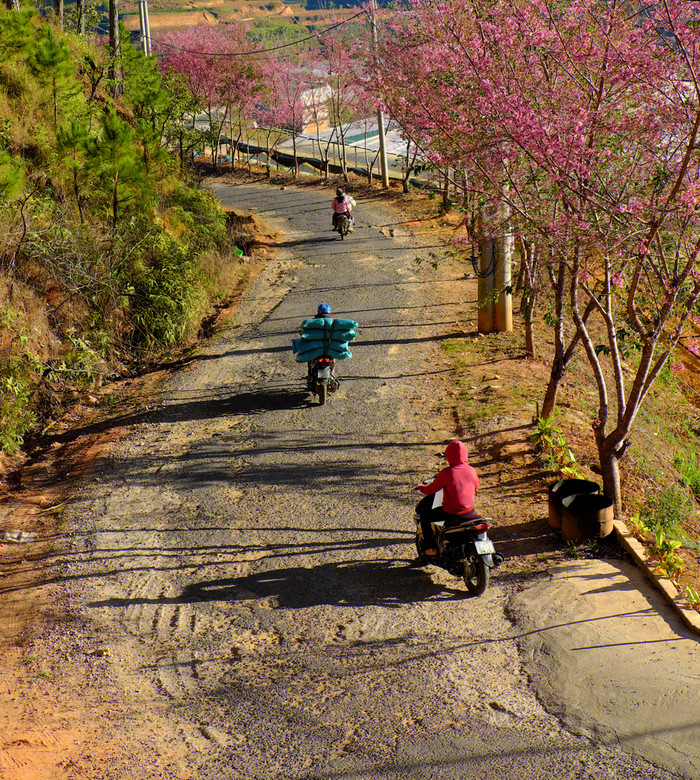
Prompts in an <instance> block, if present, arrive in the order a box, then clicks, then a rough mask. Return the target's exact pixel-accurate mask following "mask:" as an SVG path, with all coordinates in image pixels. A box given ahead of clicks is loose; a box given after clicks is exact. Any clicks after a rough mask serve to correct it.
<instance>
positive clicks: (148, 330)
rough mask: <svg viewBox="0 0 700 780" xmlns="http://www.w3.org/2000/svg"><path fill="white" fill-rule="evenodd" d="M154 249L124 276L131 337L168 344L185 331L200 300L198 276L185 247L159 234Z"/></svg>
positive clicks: (154, 344) (153, 344)
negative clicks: (153, 252)
mask: <svg viewBox="0 0 700 780" xmlns="http://www.w3.org/2000/svg"><path fill="white" fill-rule="evenodd" d="M159 243H160V246H159V247H158V252H157V254H155V255H154V256H153V257H152V258H150V260H149V261H147V262H145V263H143V264H142V265H140V266H139V267H136V268H134V269H132V271H131V273H130V274H129V277H128V278H127V279H125V280H124V281H125V282H126V286H127V287H128V290H129V292H130V298H131V305H130V312H131V318H132V322H133V324H134V341H135V343H137V344H140V345H143V346H146V347H148V348H151V349H152V348H164V347H172V346H174V345H175V344H177V343H178V342H179V341H180V340H181V339H182V338H183V337H184V336H185V335H186V333H187V330H188V327H189V326H190V325H191V322H192V319H193V317H194V315H195V314H196V312H197V310H198V307H199V306H200V304H201V298H202V295H203V292H202V290H203V287H202V276H201V272H200V271H199V269H198V267H197V264H196V263H195V262H194V260H193V259H192V256H191V254H190V252H189V251H188V249H187V248H186V247H185V246H183V245H182V244H180V243H179V242H177V241H176V240H175V239H174V238H172V237H170V236H168V235H167V234H163V235H162V236H161V238H160V242H159Z"/></svg>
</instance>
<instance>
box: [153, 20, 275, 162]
mask: <svg viewBox="0 0 700 780" xmlns="http://www.w3.org/2000/svg"><path fill="white" fill-rule="evenodd" d="M154 49H155V50H156V51H157V52H158V53H159V55H160V58H159V63H160V65H161V67H162V68H163V69H165V70H170V69H172V70H174V71H176V72H179V73H182V74H183V75H184V76H186V78H187V82H188V85H189V88H190V90H191V92H192V95H193V96H194V98H195V99H196V101H197V102H198V103H199V105H200V106H202V107H203V109H204V110H205V111H206V114H207V117H208V120H209V134H210V142H211V146H212V151H213V164H214V168H215V169H216V167H217V164H218V150H219V146H220V139H221V134H222V130H223V128H224V127H225V125H226V123H227V121H228V118H229V116H230V115H231V113H232V112H233V113H236V114H237V116H240V115H241V113H245V111H246V110H247V109H248V107H249V106H250V104H251V100H252V99H253V97H254V96H255V94H256V93H257V92H259V91H260V89H261V88H262V83H263V75H262V69H261V64H260V57H259V56H256V54H255V48H254V45H253V43H252V41H251V39H250V37H249V36H248V28H247V27H246V26H245V25H240V24H227V25H216V26H211V25H207V24H203V25H200V26H199V27H192V28H189V29H186V30H182V31H178V32H173V33H164V34H162V35H160V36H159V37H158V39H157V40H156V41H155V42H154Z"/></svg>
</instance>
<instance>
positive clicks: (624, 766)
mask: <svg viewBox="0 0 700 780" xmlns="http://www.w3.org/2000/svg"><path fill="white" fill-rule="evenodd" d="M213 189H214V192H215V194H216V195H217V196H218V197H220V198H221V200H222V201H223V202H224V203H225V204H226V205H227V206H232V207H235V208H236V209H237V210H239V211H241V212H246V211H254V212H256V213H257V214H259V215H261V216H262V217H263V218H264V219H266V220H268V221H269V222H270V224H272V225H273V226H274V227H275V228H276V229H277V230H279V231H281V232H280V241H281V251H280V253H279V255H278V257H277V259H276V260H275V261H273V262H272V263H271V265H270V267H269V269H268V271H267V272H266V273H265V274H264V275H263V277H261V278H260V279H259V280H258V281H257V282H256V284H255V286H254V288H253V289H252V290H251V292H250V294H249V295H248V297H247V298H246V300H245V301H244V304H243V306H242V308H241V310H240V313H239V314H238V316H237V319H236V321H235V322H234V323H233V324H232V326H231V327H230V329H228V330H227V331H226V332H225V333H223V334H221V335H219V336H218V337H216V338H215V339H214V340H213V341H212V342H211V343H209V344H208V345H207V347H206V348H204V349H203V350H202V351H201V353H200V354H198V356H197V357H196V359H194V360H193V362H192V364H191V365H190V366H189V368H188V369H187V370H185V371H184V372H182V373H181V374H179V375H178V376H177V377H176V378H175V379H174V380H173V381H172V382H171V383H170V384H169V386H168V387H167V388H165V389H164V392H163V395H162V397H161V398H160V399H159V400H158V402H157V404H156V406H155V407H154V408H153V409H152V413H151V416H150V418H149V420H148V422H146V423H142V424H138V425H135V426H134V427H133V428H132V429H131V430H130V432H129V435H128V437H125V438H124V439H122V441H121V442H120V443H119V444H118V445H116V446H115V447H114V448H113V450H112V452H111V455H110V457H109V458H108V460H107V461H106V462H105V463H104V464H103V466H102V467H101V468H100V470H99V472H98V473H96V474H95V475H94V476H93V477H92V478H91V480H90V481H89V482H88V483H87V485H86V486H85V488H84V491H83V495H82V498H81V499H80V500H79V501H78V502H77V503H75V504H74V506H73V507H72V510H71V518H70V523H71V525H72V527H74V528H75V536H74V544H73V548H72V549H71V550H70V551H69V554H68V555H67V558H66V563H65V566H64V568H63V571H62V575H63V577H64V585H65V592H66V601H65V605H64V606H67V607H68V609H69V612H70V615H71V620H70V621H69V622H68V623H60V624H57V625H56V626H55V627H54V628H53V629H52V632H53V633H50V634H49V635H48V636H47V637H46V638H45V641H46V643H47V644H52V646H53V647H54V648H58V650H61V648H63V650H64V651H65V658H66V660H65V663H64V668H65V674H66V677H65V679H66V680H69V679H70V678H73V679H80V680H81V681H82V682H81V686H82V688H83V689H84V701H85V702H86V704H87V705H88V706H89V707H90V708H91V711H93V712H94V716H95V728H96V733H99V735H100V737H99V738H100V743H101V746H100V750H99V751H98V750H97V748H95V751H94V755H97V756H99V757H100V759H101V761H102V764H101V773H100V777H101V778H102V780H116V779H117V778H119V780H125V779H126V778H130V779H131V780H141V778H161V777H162V778H196V779H197V780H271V779H272V778H309V779H311V778H314V779H318V780H321V778H323V779H324V780H325V779H327V780H330V779H331V778H343V779H344V780H345V779H347V780H350V779H353V780H354V779H355V778H357V779H359V778H362V780H379V778H382V780H387V778H411V780H414V779H415V780H417V779H418V778H445V779H448V778H455V780H456V779H457V778H459V779H460V780H483V779H484V778H490V780H506V779H508V780H519V779H522V780H525V779H526V778H527V779H531V778H562V780H563V779H571V780H573V779H574V778H576V779H581V780H584V779H585V780H593V779H594V778H595V779H596V780H600V779H606V780H607V779H609V780H617V779H621V778H629V779H631V778H634V779H635V780H651V779H652V778H654V780H667V779H668V778H671V777H675V776H678V773H681V774H683V772H681V770H679V768H678V766H677V765H676V766H673V767H671V768H672V769H673V770H674V771H676V773H677V774H671V773H669V772H666V771H665V770H664V769H662V768H660V767H658V766H654V764H653V763H648V762H647V761H646V760H644V759H642V758H640V757H638V756H634V755H631V754H629V753H627V752H625V751H624V750H623V749H622V748H621V747H620V746H619V745H618V744H616V741H615V736H614V729H612V728H611V729H609V730H606V733H603V732H602V731H601V732H597V731H595V730H594V729H592V728H590V724H586V726H585V727H584V726H583V725H581V720H580V719H579V725H580V726H581V727H580V728H578V729H577V730H578V732H579V733H573V732H572V731H571V730H569V729H567V728H565V727H564V725H563V724H562V721H561V720H560V717H559V716H563V715H562V712H561V708H559V712H558V713H557V714H556V715H553V714H550V713H548V712H547V711H546V710H545V709H544V708H543V706H542V705H541V704H540V702H539V700H538V698H537V697H536V695H535V693H534V691H533V689H532V688H531V687H530V684H529V682H528V678H527V673H526V671H525V670H524V669H523V667H522V665H521V660H520V655H519V648H518V641H517V640H516V638H515V637H517V636H518V635H521V634H523V632H524V631H526V630H529V629H531V628H532V629H533V630H534V629H535V626H534V623H533V620H534V619H535V618H533V616H532V613H533V611H534V612H535V613H537V610H538V605H537V603H535V604H534V605H533V604H532V603H531V602H527V601H526V600H524V599H521V600H520V601H519V602H518V604H515V606H513V608H512V609H511V611H510V612H507V610H506V605H507V603H508V602H509V600H511V598H512V597H513V595H514V590H515V587H516V586H515V585H513V584H512V582H510V584H509V582H506V581H505V579H504V580H503V581H499V578H498V574H495V575H494V579H493V582H492V586H491V587H490V588H489V590H488V591H487V592H486V593H485V594H484V595H483V596H482V597H480V598H469V597H468V595H467V593H466V589H465V587H464V585H463V583H462V582H460V581H458V580H456V579H455V578H453V577H451V576H449V575H447V574H445V573H443V572H440V571H438V570H436V569H433V568H427V569H420V568H414V567H412V566H411V561H412V559H413V552H414V548H413V538H412V509H413V504H414V494H413V493H412V491H411V487H412V486H413V485H414V484H416V482H418V481H420V479H422V478H423V477H424V476H427V475H428V474H430V473H432V472H434V470H435V469H436V468H437V467H438V466H439V463H438V460H437V457H436V456H437V455H438V454H439V453H441V452H442V451H443V450H444V446H445V442H446V439H447V438H448V437H449V436H451V435H452V433H453V431H452V430H450V425H451V423H450V420H449V419H448V418H447V417H446V415H445V414H444V413H443V412H442V410H441V402H440V399H441V394H442V392H443V390H444V388H445V387H446V383H447V382H448V381H449V373H448V372H447V371H446V366H445V363H444V360H443V358H442V357H441V356H440V348H439V345H438V344H439V340H440V339H441V338H445V337H447V336H449V335H455V334H457V335H461V334H462V333H463V329H464V328H465V327H468V329H471V326H466V325H465V324H464V322H465V321H464V320H461V319H460V318H459V317H456V316H455V312H456V311H457V309H456V308H455V307H456V306H461V305H462V304H464V314H465V317H466V321H467V322H468V321H470V320H472V319H473V314H474V312H473V308H472V309H471V311H470V307H473V302H474V301H473V299H472V300H471V301H460V300H459V299H458V298H457V297H456V295H457V294H456V292H455V299H453V300H451V299H450V296H451V294H452V289H453V287H455V285H456V284H457V281H458V280H457V279H453V278H450V277H449V275H445V274H444V273H443V274H442V275H441V273H439V272H438V271H435V270H434V269H432V268H431V266H430V264H429V263H420V264H419V263H417V262H416V257H417V256H422V257H424V258H425V257H427V254H428V252H430V251H437V249H436V248H435V247H430V246H427V244H426V241H424V240H421V239H420V238H416V237H411V236H410V235H409V234H408V231H406V230H405V229H404V230H402V229H401V226H400V224H398V223H397V218H396V216H395V215H394V216H392V214H391V213H390V212H388V211H385V210H384V209H383V208H382V207H381V206H380V205H379V204H377V203H372V202H367V201H365V202H360V203H359V204H358V207H357V209H356V215H357V229H356V231H355V233H354V234H353V235H352V236H351V237H350V238H349V239H348V240H347V241H345V242H341V241H340V240H339V239H338V238H337V237H336V234H334V233H332V232H331V231H330V224H329V223H330V211H329V203H330V199H331V196H332V193H331V192H330V191H329V192H328V193H319V192H318V191H317V190H316V191H314V190H303V189H296V188H293V187H292V188H287V189H285V190H279V189H273V188H268V187H263V186H252V185H251V186H244V185H240V186H234V185H228V184H224V183H219V184H217V185H215V186H214V187H213ZM428 243H429V242H428ZM437 290H440V293H441V294H440V296H437V295H436V291H437ZM455 290H456V287H455ZM322 301H323V302H328V303H330V304H331V306H332V307H333V312H334V314H335V315H337V316H342V317H350V318H353V319H356V320H358V322H359V323H360V336H359V338H358V340H357V342H356V344H355V345H354V346H353V347H352V350H353V358H352V360H350V361H347V362H345V363H344V364H342V365H340V367H339V375H340V377H341V378H342V380H343V381H342V385H341V388H340V390H339V391H338V392H337V393H336V394H335V395H333V396H331V398H330V400H329V402H328V403H327V405H326V406H324V407H320V406H318V405H317V404H315V403H314V402H312V401H311V400H310V398H309V396H308V394H307V392H306V391H305V388H304V382H303V376H304V373H305V366H300V365H298V364H295V362H294V359H293V357H292V354H291V351H290V342H291V339H292V338H293V337H294V336H295V335H296V332H297V329H298V327H299V324H300V322H301V320H302V319H304V318H305V317H307V316H312V315H313V314H314V313H315V311H316V307H317V305H318V304H319V303H321V302H322ZM445 301H448V302H449V303H451V304H453V305H452V306H445V305H444V304H445ZM466 304H469V305H466ZM540 597H542V594H540ZM509 614H510V615H511V616H510V617H509V616H508V615H509ZM516 614H517V615H519V616H520V617H519V619H521V620H522V621H523V624H522V626H518V625H514V623H513V615H516ZM520 641H521V643H522V642H523V639H522V637H521V640H520ZM77 645H80V646H81V647H83V648H84V651H83V654H82V656H81V660H79V661H78V660H71V659H74V653H73V650H74V648H75V646H77ZM86 648H87V651H86V650H85V649H86ZM523 649H524V651H525V652H526V655H527V653H528V652H529V653H530V657H531V658H532V657H534V656H533V654H534V653H535V650H533V647H532V646H531V645H528V646H524V647H523ZM539 669H540V673H541V672H542V670H543V669H545V670H546V667H543V666H540V667H539ZM696 670H697V666H696ZM571 673H572V674H573V673H575V669H574V670H571ZM66 684H68V683H66ZM545 701H548V702H549V703H551V702H553V701H554V699H553V698H551V697H550V699H549V700H547V699H545ZM555 709H556V708H555ZM105 723H107V724H108V726H107V727H105V725H104V724H105ZM695 725H696V726H697V724H695ZM572 726H573V727H574V728H576V724H575V723H573V722H572ZM695 769H697V767H696V768H695ZM689 771H692V767H691V769H690V770H689ZM78 776H80V777H84V775H76V777H78ZM685 776H687V777H697V776H698V775H697V773H695V774H685Z"/></svg>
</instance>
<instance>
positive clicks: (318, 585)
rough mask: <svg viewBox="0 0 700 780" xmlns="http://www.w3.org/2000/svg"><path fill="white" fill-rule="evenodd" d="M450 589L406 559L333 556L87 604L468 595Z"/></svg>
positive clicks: (361, 602)
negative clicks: (171, 591) (170, 592)
mask: <svg viewBox="0 0 700 780" xmlns="http://www.w3.org/2000/svg"><path fill="white" fill-rule="evenodd" d="M455 585H456V587H454V588H450V587H445V586H443V585H440V584H438V583H436V582H434V581H433V580H432V579H431V577H430V576H429V574H428V572H427V571H424V570H422V569H418V568H414V567H412V566H410V565H408V563H404V564H399V565H397V563H396V562H395V561H392V560H384V561H361V562H357V561H348V562H342V561H340V562H339V561H334V562H332V563H324V564H320V565H318V566H313V567H311V568H308V569H307V568H303V567H286V568H282V569H271V570H269V571H264V572H258V573H256V574H250V575H248V576H246V577H224V578H221V579H212V580H200V581H197V582H192V583H191V584H190V585H187V586H186V587H185V588H184V589H183V590H182V592H181V593H180V594H178V595H176V596H171V597H168V596H161V597H156V598H148V597H138V596H136V597H133V598H112V599H106V600H103V601H95V602H92V603H91V604H90V605H89V606H91V607H130V606H134V605H136V604H140V605H144V604H154V605H157V604H191V603H201V602H208V601H213V602H223V601H228V602H233V601H249V600H256V599H268V600H272V602H273V605H274V608H276V609H306V608H308V607H315V606H322V605H330V606H355V607H362V606H381V607H385V608H386V607H389V608H391V607H397V608H398V607H400V606H402V605H404V604H412V603H415V602H416V601H427V600H439V601H453V600H462V599H469V598H471V595H470V594H469V593H468V592H467V590H466V587H464V586H463V587H460V583H459V581H458V580H455Z"/></svg>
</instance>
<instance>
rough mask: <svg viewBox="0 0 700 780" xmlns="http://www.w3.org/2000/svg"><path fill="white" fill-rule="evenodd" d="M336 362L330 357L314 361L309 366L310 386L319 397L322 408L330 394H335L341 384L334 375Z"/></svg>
mask: <svg viewBox="0 0 700 780" xmlns="http://www.w3.org/2000/svg"><path fill="white" fill-rule="evenodd" d="M334 364H335V361H334V360H333V359H332V358H329V357H320V358H316V360H312V361H311V363H310V366H309V377H308V386H309V390H311V392H312V393H313V394H314V395H317V396H318V402H319V404H320V405H321V406H323V405H324V404H325V403H326V398H327V397H328V393H334V392H335V391H336V390H337V389H338V387H339V385H340V382H339V381H338V379H337V377H336V376H335V374H334V373H333V366H334Z"/></svg>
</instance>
